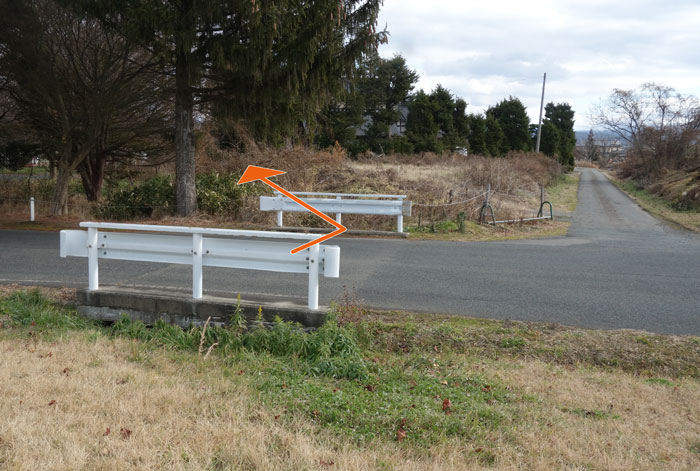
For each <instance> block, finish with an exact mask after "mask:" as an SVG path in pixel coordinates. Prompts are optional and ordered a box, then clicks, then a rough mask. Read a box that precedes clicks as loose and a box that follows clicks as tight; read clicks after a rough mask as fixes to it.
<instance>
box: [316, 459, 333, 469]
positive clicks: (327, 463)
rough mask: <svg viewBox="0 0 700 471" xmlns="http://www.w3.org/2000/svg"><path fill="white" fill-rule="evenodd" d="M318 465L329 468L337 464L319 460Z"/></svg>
mask: <svg viewBox="0 0 700 471" xmlns="http://www.w3.org/2000/svg"><path fill="white" fill-rule="evenodd" d="M318 464H320V465H321V466H324V467H328V466H333V465H334V464H335V462H333V461H323V460H318Z"/></svg>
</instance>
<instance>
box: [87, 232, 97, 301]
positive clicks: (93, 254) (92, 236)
mask: <svg viewBox="0 0 700 471" xmlns="http://www.w3.org/2000/svg"><path fill="white" fill-rule="evenodd" d="M97 237H98V233H97V228H96V227H88V233H87V249H88V290H90V291H97V289H98V288H99V287H100V283H99V272H98V269H97Z"/></svg>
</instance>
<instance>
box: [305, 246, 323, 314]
mask: <svg viewBox="0 0 700 471" xmlns="http://www.w3.org/2000/svg"><path fill="white" fill-rule="evenodd" d="M307 250H308V251H309V309H310V310H314V311H315V310H316V309H318V265H319V263H318V262H319V260H318V258H319V255H320V253H319V244H316V245H312V246H311V247H309V248H308V249H307Z"/></svg>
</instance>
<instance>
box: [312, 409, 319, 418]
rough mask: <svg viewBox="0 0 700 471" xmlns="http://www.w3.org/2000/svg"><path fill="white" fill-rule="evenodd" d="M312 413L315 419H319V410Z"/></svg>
mask: <svg viewBox="0 0 700 471" xmlns="http://www.w3.org/2000/svg"><path fill="white" fill-rule="evenodd" d="M311 413H312V414H313V415H314V417H318V415H319V414H320V412H319V411H318V409H314V410H313V412H311Z"/></svg>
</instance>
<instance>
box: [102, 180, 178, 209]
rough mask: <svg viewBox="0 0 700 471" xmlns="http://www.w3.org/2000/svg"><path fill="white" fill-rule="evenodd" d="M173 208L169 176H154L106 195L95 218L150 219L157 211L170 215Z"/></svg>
mask: <svg viewBox="0 0 700 471" xmlns="http://www.w3.org/2000/svg"><path fill="white" fill-rule="evenodd" d="M174 208H175V186H174V185H173V181H172V179H171V178H170V177H169V176H155V177H151V178H149V179H148V180H146V181H144V182H143V183H141V184H140V185H136V186H133V187H127V188H119V187H118V188H117V189H116V190H114V191H112V192H110V193H108V194H107V197H106V198H105V202H104V203H103V204H102V205H100V206H99V207H98V208H97V217H100V218H104V219H134V218H143V217H151V216H153V213H154V212H156V211H158V212H162V213H164V214H168V213H171V212H172V210H173V209H174Z"/></svg>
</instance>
